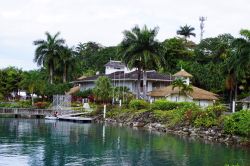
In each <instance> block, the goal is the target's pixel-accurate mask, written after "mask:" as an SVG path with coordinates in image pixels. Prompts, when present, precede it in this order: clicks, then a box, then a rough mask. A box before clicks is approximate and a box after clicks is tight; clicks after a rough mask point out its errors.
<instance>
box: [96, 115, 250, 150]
mask: <svg viewBox="0 0 250 166" xmlns="http://www.w3.org/2000/svg"><path fill="white" fill-rule="evenodd" d="M94 123H107V124H111V125H118V126H127V127H132V128H141V129H145V130H147V131H157V132H160V133H165V134H173V135H177V136H184V137H185V138H191V139H199V140H202V141H208V142H210V143H220V144H224V145H226V146H232V147H239V148H242V149H250V141H249V140H248V139H247V138H245V137H241V136H237V135H231V134H226V133H224V131H223V130H221V129H219V128H218V127H216V126H214V127H210V128H203V127H200V128H195V127H192V126H175V127H167V126H165V125H163V124H161V123H147V124H145V123H141V122H124V121H119V120H116V119H112V118H106V119H96V120H95V121H94Z"/></svg>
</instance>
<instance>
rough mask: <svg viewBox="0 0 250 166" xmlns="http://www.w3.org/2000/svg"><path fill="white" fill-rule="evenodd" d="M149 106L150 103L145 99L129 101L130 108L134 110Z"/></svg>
mask: <svg viewBox="0 0 250 166" xmlns="http://www.w3.org/2000/svg"><path fill="white" fill-rule="evenodd" d="M148 107H149V103H148V102H146V101H145V100H131V101H130V102H129V108H131V109H134V110H140V109H146V108H148Z"/></svg>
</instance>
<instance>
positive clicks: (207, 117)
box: [194, 111, 217, 127]
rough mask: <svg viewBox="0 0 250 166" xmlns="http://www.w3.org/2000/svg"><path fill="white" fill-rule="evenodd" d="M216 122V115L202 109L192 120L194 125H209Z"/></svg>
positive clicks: (213, 124)
mask: <svg viewBox="0 0 250 166" xmlns="http://www.w3.org/2000/svg"><path fill="white" fill-rule="evenodd" d="M216 124H217V120H216V116H215V114H214V113H212V112H208V111H203V112H199V113H198V114H197V117H196V118H195V120H194V125H195V127H211V126H215V125H216Z"/></svg>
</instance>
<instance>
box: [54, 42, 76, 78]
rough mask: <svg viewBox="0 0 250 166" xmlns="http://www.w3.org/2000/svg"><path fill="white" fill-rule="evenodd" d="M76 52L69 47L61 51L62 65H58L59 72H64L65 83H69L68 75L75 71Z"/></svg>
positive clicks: (62, 48)
mask: <svg viewBox="0 0 250 166" xmlns="http://www.w3.org/2000/svg"><path fill="white" fill-rule="evenodd" d="M75 54H76V52H75V51H73V48H69V47H68V46H65V47H64V46H62V47H61V49H60V60H59V61H60V63H59V64H58V65H59V66H58V67H59V70H60V69H62V70H63V72H62V73H63V82H64V83H65V82H66V81H67V75H68V74H69V71H70V70H71V71H72V70H73V69H74V67H75V64H76V59H75V56H74V55H75Z"/></svg>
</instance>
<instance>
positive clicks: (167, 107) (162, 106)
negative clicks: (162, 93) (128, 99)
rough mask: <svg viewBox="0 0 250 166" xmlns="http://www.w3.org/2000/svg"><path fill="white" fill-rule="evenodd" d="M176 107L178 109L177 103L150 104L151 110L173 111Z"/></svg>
mask: <svg viewBox="0 0 250 166" xmlns="http://www.w3.org/2000/svg"><path fill="white" fill-rule="evenodd" d="M177 107H178V103H177V102H170V101H167V100H156V101H155V102H154V103H153V104H152V107H151V108H152V109H153V110H173V109H176V108H177Z"/></svg>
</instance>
